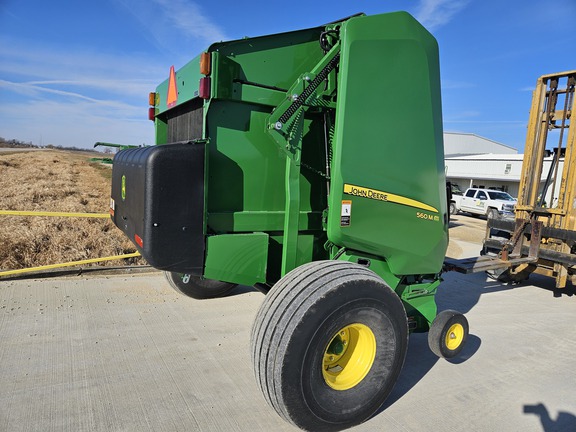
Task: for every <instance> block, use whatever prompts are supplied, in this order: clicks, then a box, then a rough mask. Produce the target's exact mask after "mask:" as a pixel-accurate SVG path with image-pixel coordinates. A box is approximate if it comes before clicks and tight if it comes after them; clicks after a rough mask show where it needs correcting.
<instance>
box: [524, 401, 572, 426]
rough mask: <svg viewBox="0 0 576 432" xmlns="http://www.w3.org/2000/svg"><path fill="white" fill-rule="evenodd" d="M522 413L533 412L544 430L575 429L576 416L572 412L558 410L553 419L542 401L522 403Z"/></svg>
mask: <svg viewBox="0 0 576 432" xmlns="http://www.w3.org/2000/svg"><path fill="white" fill-rule="evenodd" d="M524 414H534V415H536V416H538V418H539V420H540V422H541V423H542V429H543V430H544V432H570V431H576V416H575V415H574V414H571V413H569V412H565V411H559V412H558V416H557V417H556V419H555V420H553V419H552V418H551V417H550V413H549V412H548V409H547V408H546V406H545V405H544V404H543V403H538V404H536V405H524Z"/></svg>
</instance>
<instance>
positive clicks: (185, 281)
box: [164, 272, 236, 300]
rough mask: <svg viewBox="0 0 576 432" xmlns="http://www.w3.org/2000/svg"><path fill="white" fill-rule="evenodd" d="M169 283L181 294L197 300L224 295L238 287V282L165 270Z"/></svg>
mask: <svg viewBox="0 0 576 432" xmlns="http://www.w3.org/2000/svg"><path fill="white" fill-rule="evenodd" d="M164 276H166V279H167V280H168V283H169V284H170V286H171V287H172V288H174V289H175V290H176V291H177V292H179V293H180V294H184V295H185V296H188V297H192V298H195V299H197V300H204V299H211V298H216V297H222V296H224V295H226V294H228V293H229V292H230V291H231V290H232V289H234V288H235V287H236V284H232V283H229V282H221V281H217V280H212V279H202V278H200V277H198V276H192V275H189V274H185V273H174V272H164Z"/></svg>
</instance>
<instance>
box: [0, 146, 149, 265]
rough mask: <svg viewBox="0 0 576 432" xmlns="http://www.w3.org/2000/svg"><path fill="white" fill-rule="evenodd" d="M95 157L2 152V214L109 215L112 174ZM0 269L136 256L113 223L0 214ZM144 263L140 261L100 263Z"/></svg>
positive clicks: (72, 153)
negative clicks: (27, 211) (92, 159)
mask: <svg viewBox="0 0 576 432" xmlns="http://www.w3.org/2000/svg"><path fill="white" fill-rule="evenodd" d="M94 156H95V155H94V154H89V153H82V152H77V151H63V150H41V151H33V152H18V151H14V152H2V153H0V184H1V185H2V187H1V188H0V210H20V211H24V210H35V211H58V212H81V213H107V212H108V207H109V202H110V182H111V174H112V170H111V169H110V168H109V167H105V166H102V165H100V164H98V163H93V162H90V160H89V159H90V157H94ZM0 239H1V241H0V270H15V269H21V268H28V267H34V266H41V265H47V264H57V263H63V262H69V261H77V260H84V259H91V258H100V257H107V256H112V255H120V254H125V253H131V252H135V251H136V249H135V247H134V246H133V245H132V243H130V241H129V240H128V239H126V238H125V237H124V235H123V234H122V233H121V232H120V231H119V230H118V229H117V228H116V227H115V226H114V224H113V223H112V222H111V221H110V220H109V219H86V218H65V217H37V216H33V217H32V216H30V217H29V216H25V217H22V216H3V215H0ZM135 263H137V264H144V263H145V262H144V260H143V259H141V258H132V259H125V260H113V261H107V262H102V263H99V264H96V265H98V266H101V265H107V266H118V265H125V264H135Z"/></svg>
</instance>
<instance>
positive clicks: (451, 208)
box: [450, 202, 458, 215]
mask: <svg viewBox="0 0 576 432" xmlns="http://www.w3.org/2000/svg"><path fill="white" fill-rule="evenodd" d="M456 213H458V210H457V209H456V203H453V202H451V203H450V214H451V215H455V214H456Z"/></svg>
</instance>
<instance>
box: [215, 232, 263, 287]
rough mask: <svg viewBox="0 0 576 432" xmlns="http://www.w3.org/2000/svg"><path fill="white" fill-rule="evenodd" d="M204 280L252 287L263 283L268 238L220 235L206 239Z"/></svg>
mask: <svg viewBox="0 0 576 432" xmlns="http://www.w3.org/2000/svg"><path fill="white" fill-rule="evenodd" d="M206 245H207V249H206V264H205V270H204V277H206V278H208V279H214V280H221V281H224V282H234V283H238V284H243V285H254V284H256V283H259V282H262V283H263V282H266V267H267V262H268V234H265V233H252V234H224V235H217V236H210V237H208V238H207V242H206Z"/></svg>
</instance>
